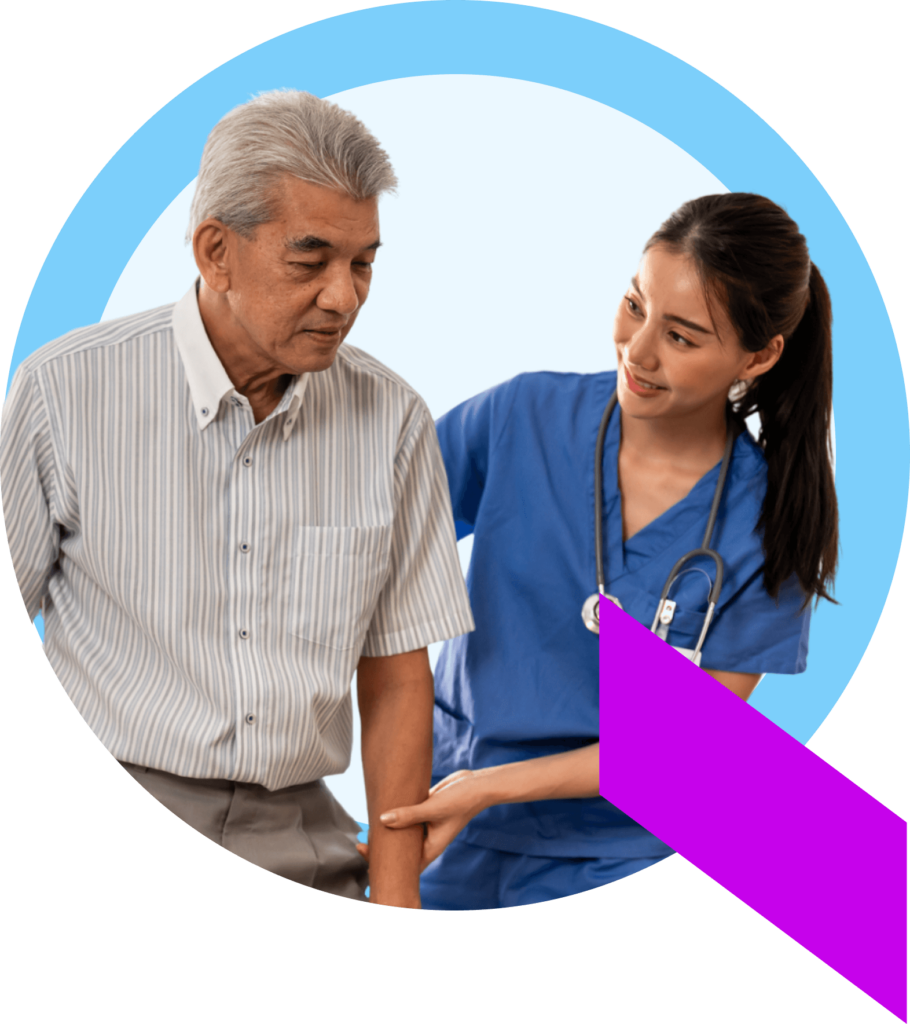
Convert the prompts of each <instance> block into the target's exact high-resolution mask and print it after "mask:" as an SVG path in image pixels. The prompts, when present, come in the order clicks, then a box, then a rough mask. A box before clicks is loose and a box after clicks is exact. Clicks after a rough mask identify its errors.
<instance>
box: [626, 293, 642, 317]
mask: <svg viewBox="0 0 910 1024" xmlns="http://www.w3.org/2000/svg"><path fill="white" fill-rule="evenodd" d="M626 305H627V306H628V307H629V312H630V313H640V312H641V310H640V309H639V308H638V305H637V303H636V302H635V300H634V299H631V298H629V296H628V295H627V296H626Z"/></svg>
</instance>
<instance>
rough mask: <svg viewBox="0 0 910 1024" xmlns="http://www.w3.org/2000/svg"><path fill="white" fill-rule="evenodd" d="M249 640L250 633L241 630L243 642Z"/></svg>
mask: <svg viewBox="0 0 910 1024" xmlns="http://www.w3.org/2000/svg"><path fill="white" fill-rule="evenodd" d="M249 638H250V631H249V630H248V629H241V630H240V639H241V640H249Z"/></svg>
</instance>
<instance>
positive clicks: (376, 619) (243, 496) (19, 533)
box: [0, 291, 473, 789]
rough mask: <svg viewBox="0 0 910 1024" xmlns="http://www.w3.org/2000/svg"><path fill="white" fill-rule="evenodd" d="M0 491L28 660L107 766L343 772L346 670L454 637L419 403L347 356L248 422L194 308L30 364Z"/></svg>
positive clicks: (137, 320)
mask: <svg viewBox="0 0 910 1024" xmlns="http://www.w3.org/2000/svg"><path fill="white" fill-rule="evenodd" d="M0 481H2V488H3V507H4V515H5V519H6V526H7V532H8V535H9V541H10V547H11V550H12V555H13V564H14V566H15V569H16V573H17V576H18V580H19V585H20V587H21V590H22V594H23V598H24V599H25V603H26V605H27V607H28V610H29V613H30V614H31V615H32V616H34V615H35V614H37V612H38V611H39V610H41V609H42V608H43V611H44V617H45V650H46V653H47V656H48V658H49V659H50V661H51V664H52V665H53V667H54V669H55V671H56V672H57V675H58V676H59V678H60V680H61V682H62V683H63V685H64V687H65V688H66V690H67V692H68V693H69V695H70V697H71V698H72V699H73V701H74V702H75V704H76V706H77V707H78V708H79V710H80V712H81V713H82V715H83V716H84V717H85V719H86V720H87V722H88V723H89V725H90V726H91V727H92V729H93V730H94V731H95V733H96V734H97V735H98V736H99V738H100V739H101V740H102V742H103V743H104V744H105V745H106V746H107V747H108V749H109V750H110V751H111V752H112V753H113V754H114V755H115V756H116V757H117V758H119V759H120V760H123V761H129V762H132V763H134V764H141V765H146V766H148V767H152V768H159V769H162V770H164V771H169V772H173V773H175V774H178V775H185V776H191V777H195V778H222V779H233V780H236V781H241V782H254V783H259V784H260V785H263V786H266V787H267V788H268V789H280V788H282V787H285V786H291V785H297V784H300V783H304V782H309V781H311V780H313V779H317V778H320V777H321V776H323V775H327V774H332V773H336V772H340V771H343V770H344V769H345V768H346V767H347V764H348V761H349V758H350V745H351V701H350V681H351V677H352V675H353V672H354V669H355V667H356V664H357V661H358V658H359V657H360V655H361V654H367V655H392V654H398V653H402V652H404V651H410V650H416V649H418V648H420V647H424V646H426V645H427V644H429V643H431V642H433V641H436V640H443V639H447V638H449V637H452V636H457V635H459V634H461V633H464V632H466V631H469V630H471V629H472V628H473V621H472V619H471V613H470V607H469V604H468V599H467V594H466V591H465V587H464V582H463V579H462V575H461V570H460V567H459V563H458V557H457V552H456V548H455V534H454V527H453V523H452V513H451V506H450V503H449V496H448V488H447V485H446V478H445V470H444V468H443V465H442V460H441V457H440V454H439V447H438V442H437V440H436V433H435V429H434V426H433V421H432V419H431V417H430V414H429V411H428V410H427V408H426V406H425V404H424V403H423V401H422V400H421V399H420V398H419V396H418V395H417V394H416V393H415V392H414V391H413V390H412V389H411V388H410V387H409V386H408V385H407V384H406V383H405V382H404V381H402V380H401V379H400V378H399V377H397V376H396V375H395V374H393V373H392V372H391V371H390V370H388V369H387V368H385V367H384V366H382V365H381V364H380V363H378V362H377V361H376V360H374V359H373V358H372V357H370V356H368V355H367V354H366V353H364V352H361V351H359V350H357V349H355V348H351V347H350V346H348V345H343V346H342V348H341V349H340V351H339V354H338V356H337V358H336V359H335V362H334V363H333V365H332V366H331V367H330V368H329V369H328V370H326V371H324V372H322V373H315V374H309V375H306V377H305V378H300V379H298V381H297V382H296V384H295V385H294V386H292V387H291V388H289V389H288V391H287V392H286V393H285V395H284V396H283V398H282V401H281V403H280V404H279V406H278V408H277V409H276V410H275V411H274V412H273V413H272V414H271V415H270V416H269V417H268V418H267V419H265V420H263V421H262V422H261V423H259V424H256V423H255V422H254V418H253V413H252V409H251V408H250V406H249V404H248V403H247V401H246V399H245V398H243V396H241V395H238V394H237V393H236V392H234V390H233V388H232V386H231V385H230V381H229V380H228V378H227V375H226V374H225V373H224V370H223V367H221V364H220V362H219V361H218V359H217V356H215V354H214V351H213V350H212V348H211V345H210V344H209V342H208V339H207V338H206V336H205V331H204V328H203V326H202V321H201V319H200V317H199V313H198V308H197V306H196V298H195V292H194V291H193V292H191V293H188V295H187V296H185V297H184V299H182V300H181V302H179V303H177V304H176V306H165V307H162V308H160V309H157V310H152V311H150V312H148V313H143V314H139V315H138V316H134V317H128V318H126V319H123V320H117V321H112V322H110V323H105V324H99V325H96V326H93V327H89V328H84V329H82V330H79V331H75V332H73V333H71V334H69V335H66V336H64V337H63V338H61V339H59V340H57V341H55V342H52V343H51V344H50V345H47V346H45V347H44V348H42V349H40V350H39V351H38V352H36V353H34V354H33V355H32V356H30V357H29V358H28V359H27V360H26V361H25V362H24V363H23V364H22V366H21V367H20V368H19V370H18V371H17V373H16V375H15V378H14V380H13V384H12V387H11V389H10V393H9V396H8V398H7V401H6V405H5V407H4V412H3V429H2V433H0Z"/></svg>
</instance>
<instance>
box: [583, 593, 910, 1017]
mask: <svg viewBox="0 0 910 1024" xmlns="http://www.w3.org/2000/svg"><path fill="white" fill-rule="evenodd" d="M600 792H601V795H602V796H604V797H605V798H606V799H608V800H609V801H611V803H614V804H616V806H617V807H619V808H620V809H621V810H622V811H625V813H626V814H628V815H629V816H630V817H632V818H634V819H635V820H636V821H637V822H639V823H640V824H641V825H643V826H644V827H645V828H646V829H648V831H650V832H653V833H654V834H655V835H656V836H658V837H659V838H660V839H662V840H663V841H664V842H665V843H667V844H668V845H669V846H671V847H673V849H674V850H676V851H677V852H678V853H680V854H681V855H682V856H683V857H685V858H686V860H688V861H691V862H692V863H693V864H694V865H695V866H696V867H697V868H700V869H701V870H702V871H704V872H705V874H707V875H710V876H711V878H713V879H714V880H715V881H717V882H719V883H720V884H721V885H722V886H724V888H725V889H728V890H729V891H730V892H731V893H733V895H734V896H738V897H739V899H741V900H742V901H743V902H744V903H747V904H748V905H749V906H750V907H752V908H753V909H754V910H757V911H758V912H759V913H760V914H761V915H762V916H763V917H766V918H767V919H768V920H769V921H770V922H771V923H772V924H774V925H776V926H777V927H778V928H780V929H781V930H782V931H784V932H786V933H787V934H788V935H789V936H791V937H792V938H794V939H796V941H797V942H799V943H800V944H801V945H803V946H805V947H806V949H808V950H809V951H810V952H812V953H814V954H815V955H816V956H817V957H819V958H820V959H821V960H824V962H825V963H826V964H828V965H829V966H831V967H833V968H834V969H835V970H836V971H838V972H840V973H841V974H842V975H843V976H844V977H845V978H847V979H848V980H849V981H851V982H853V984H854V985H857V986H858V987H859V988H861V989H862V990H863V991H864V992H866V993H867V994H868V995H870V996H872V998H873V999H875V1000H877V1001H878V1002H879V1003H881V1004H882V1006H884V1007H886V1008H887V1009H888V1010H890V1011H891V1012H892V1013H894V1014H895V1015H896V1016H898V1017H899V1018H900V1019H901V1020H904V1021H906V1019H907V825H906V822H905V821H904V820H903V819H902V818H899V817H898V816H897V815H896V814H894V813H893V812H892V811H890V810H888V808H887V807H885V806H884V805H883V804H881V803H879V802H878V801H877V800H875V799H874V798H873V797H871V796H870V795H869V794H868V793H866V792H865V791H864V790H862V789H860V788H859V786H857V785H855V784H854V783H853V782H851V781H850V780H849V779H848V778H846V776H844V775H841V773H840V772H838V771H837V770H836V769H834V768H832V767H831V765H829V764H828V763H827V762H825V761H823V760H822V759H821V758H820V757H818V756H817V755H816V754H813V753H812V751H811V750H809V749H807V748H806V747H804V746H803V745H802V744H801V743H800V742H799V741H798V740H795V739H793V737H792V736H790V735H789V734H788V733H786V732H784V730H783V729H781V728H780V727H779V726H777V725H775V724H774V723H773V722H771V721H770V720H769V719H767V718H765V717H764V715H762V714H761V713H760V712H758V711H756V710H755V708H753V707H750V706H749V705H748V704H747V703H746V702H745V701H744V700H741V699H740V698H739V697H737V696H735V694H733V693H731V692H730V691H729V690H727V689H726V688H725V687H723V686H721V684H720V683H718V682H716V681H715V680H714V679H712V678H711V677H710V676H708V675H706V674H705V673H704V672H702V671H701V669H699V668H696V667H695V666H694V665H693V664H692V663H691V662H690V661H688V660H687V659H686V658H684V657H683V656H682V655H681V654H679V653H677V652H676V651H674V650H673V648H672V647H670V645H669V644H666V643H664V641H662V640H660V639H658V638H657V637H656V636H654V634H652V633H651V632H649V630H647V629H646V628H645V627H644V626H642V625H641V624H640V623H638V622H636V621H635V619H633V618H632V617H631V616H630V615H627V614H626V613H625V612H623V611H620V609H619V608H617V607H616V606H615V605H614V604H613V603H612V602H610V601H607V600H604V599H603V598H601V601H600ZM857 850H859V851H861V853H862V854H863V855H864V856H860V857H857V855H856V854H857Z"/></svg>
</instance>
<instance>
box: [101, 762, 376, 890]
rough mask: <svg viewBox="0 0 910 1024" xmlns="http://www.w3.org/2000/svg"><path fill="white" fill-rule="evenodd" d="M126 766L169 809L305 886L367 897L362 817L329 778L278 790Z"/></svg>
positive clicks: (240, 853)
mask: <svg viewBox="0 0 910 1024" xmlns="http://www.w3.org/2000/svg"><path fill="white" fill-rule="evenodd" d="M120 763H121V764H122V765H123V767H124V768H125V769H126V770H127V771H128V772H129V773H130V775H132V776H133V778H134V779H135V780H136V781H137V782H138V783H139V784H140V785H141V786H143V787H144V788H145V789H147V790H148V791H149V793H151V794H152V796H153V797H155V798H156V799H157V800H159V801H160V802H161V803H163V804H164V806H165V807H167V809H168V810H169V811H172V812H173V813H174V814H176V815H177V817H178V818H182V819H183V821H185V822H186V823H187V824H188V825H192V826H193V828H194V829H196V830H197V831H198V832H201V833H202V834H203V835H204V836H207V837H208V838H209V839H211V840H213V841H214V842H216V843H218V844H219V845H220V846H223V847H224V848H225V849H226V850H230V851H231V852H232V853H236V854H237V856H238V857H243V858H244V859H245V860H248V861H252V863H253V864H258V865H259V867H261V868H265V869H266V870H267V871H273V872H274V873H275V874H276V875H281V876H282V877H284V878H290V879H291V880H292V881H294V882H299V883H300V884H301V885H309V886H312V887H313V888H314V889H322V890H323V891H324V892H331V893H335V894H336V895H338V896H347V897H348V898H349V899H354V900H364V899H366V897H365V895H364V890H365V889H366V887H367V885H368V884H369V881H368V878H367V866H366V861H365V860H364V859H363V857H361V856H360V854H359V853H358V852H357V848H356V846H355V845H354V843H355V841H356V837H357V832H358V827H357V822H356V821H354V819H353V818H351V817H350V815H349V814H348V813H347V812H346V811H345V810H344V808H343V807H342V806H341V804H340V803H338V801H337V800H336V799H335V798H334V797H333V796H332V794H331V793H330V792H329V789H328V787H327V786H326V784H325V783H324V782H323V781H322V779H317V780H316V781H315V782H307V783H305V784H304V785H302V786H289V787H288V788H287V789H277V790H274V791H271V790H268V789H266V788H265V787H264V786H257V785H255V784H253V783H249V782H228V781H226V780H224V779H188V778H184V777H183V776H182V775H171V774H170V772H162V771H159V770H158V769H156V768H143V767H142V766H140V765H135V764H128V763H127V762H125V761H121V762H120Z"/></svg>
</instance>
